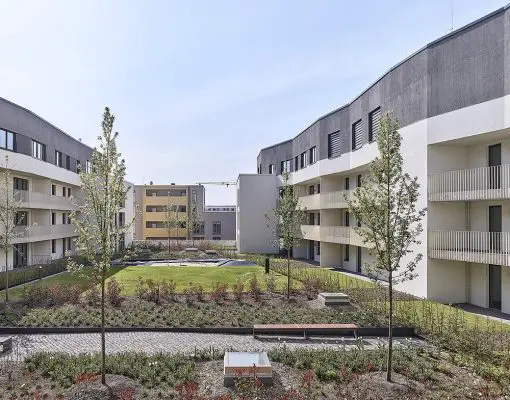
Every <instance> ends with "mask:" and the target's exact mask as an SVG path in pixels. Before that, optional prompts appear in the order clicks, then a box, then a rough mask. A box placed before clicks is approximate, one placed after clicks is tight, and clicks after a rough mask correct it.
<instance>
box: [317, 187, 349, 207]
mask: <svg viewBox="0 0 510 400" xmlns="http://www.w3.org/2000/svg"><path fill="white" fill-rule="evenodd" d="M352 192H353V191H352V190H338V191H336V192H329V193H321V208H326V209H327V208H348V207H349V205H348V204H347V200H348V199H349V198H350V197H351V195H352Z"/></svg>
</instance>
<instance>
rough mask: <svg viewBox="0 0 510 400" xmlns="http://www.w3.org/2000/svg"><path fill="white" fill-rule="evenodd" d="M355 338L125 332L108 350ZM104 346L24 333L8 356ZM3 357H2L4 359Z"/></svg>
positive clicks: (95, 338) (350, 342)
mask: <svg viewBox="0 0 510 400" xmlns="http://www.w3.org/2000/svg"><path fill="white" fill-rule="evenodd" d="M360 341H361V342H362V343H363V346H364V348H366V349H371V348H372V349H373V348H375V347H376V346H379V345H381V344H384V343H385V342H386V341H385V339H378V338H362V339H360ZM360 341H357V340H355V339H353V338H324V337H317V338H313V337H311V338H309V339H308V340H304V339H301V338H295V337H294V338H292V337H287V338H284V337H270V336H268V337H264V338H257V339H254V338H253V337H252V336H251V335H227V334H209V333H175V332H125V333H107V334H106V352H107V353H108V354H112V353H120V352H127V351H136V352H144V353H147V354H155V353H160V352H162V353H168V354H172V353H189V354H192V353H193V352H194V351H195V349H197V350H203V349H210V348H211V347H213V348H215V349H216V350H221V351H223V350H228V349H234V350H242V351H250V350H251V351H253V350H270V349H272V348H276V347H278V346H282V345H283V344H284V343H285V345H286V346H287V347H288V348H292V349H295V348H310V349H320V348H333V349H335V348H336V349H338V348H344V347H345V348H355V347H357V346H358V345H359V344H360ZM410 341H411V343H413V344H415V345H417V346H420V345H423V342H421V341H420V340H418V339H400V338H398V339H395V343H396V346H398V345H404V344H408V343H409V342H410ZM99 348H100V335H99V334H98V333H79V334H51V335H20V336H17V337H15V340H14V343H13V351H12V352H10V353H9V354H6V355H4V357H11V358H16V359H19V360H21V359H23V358H25V357H26V356H27V355H28V354H31V353H35V352H39V351H50V352H64V353H67V354H80V353H95V352H98V351H99ZM1 358H2V357H0V359H1Z"/></svg>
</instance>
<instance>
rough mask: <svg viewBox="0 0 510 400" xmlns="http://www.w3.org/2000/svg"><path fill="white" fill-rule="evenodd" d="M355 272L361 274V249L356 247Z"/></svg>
mask: <svg viewBox="0 0 510 400" xmlns="http://www.w3.org/2000/svg"><path fill="white" fill-rule="evenodd" d="M356 271H358V272H359V273H360V274H361V247H360V246H358V254H356Z"/></svg>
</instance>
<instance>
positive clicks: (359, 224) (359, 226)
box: [357, 219, 361, 228]
mask: <svg viewBox="0 0 510 400" xmlns="http://www.w3.org/2000/svg"><path fill="white" fill-rule="evenodd" d="M357 225H358V228H361V220H360V219H358V223H357Z"/></svg>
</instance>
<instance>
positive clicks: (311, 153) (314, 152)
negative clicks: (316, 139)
mask: <svg viewBox="0 0 510 400" xmlns="http://www.w3.org/2000/svg"><path fill="white" fill-rule="evenodd" d="M316 161H317V147H316V146H313V147H312V148H311V149H310V150H309V154H308V163H309V164H310V165H311V164H315V162H316Z"/></svg>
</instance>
